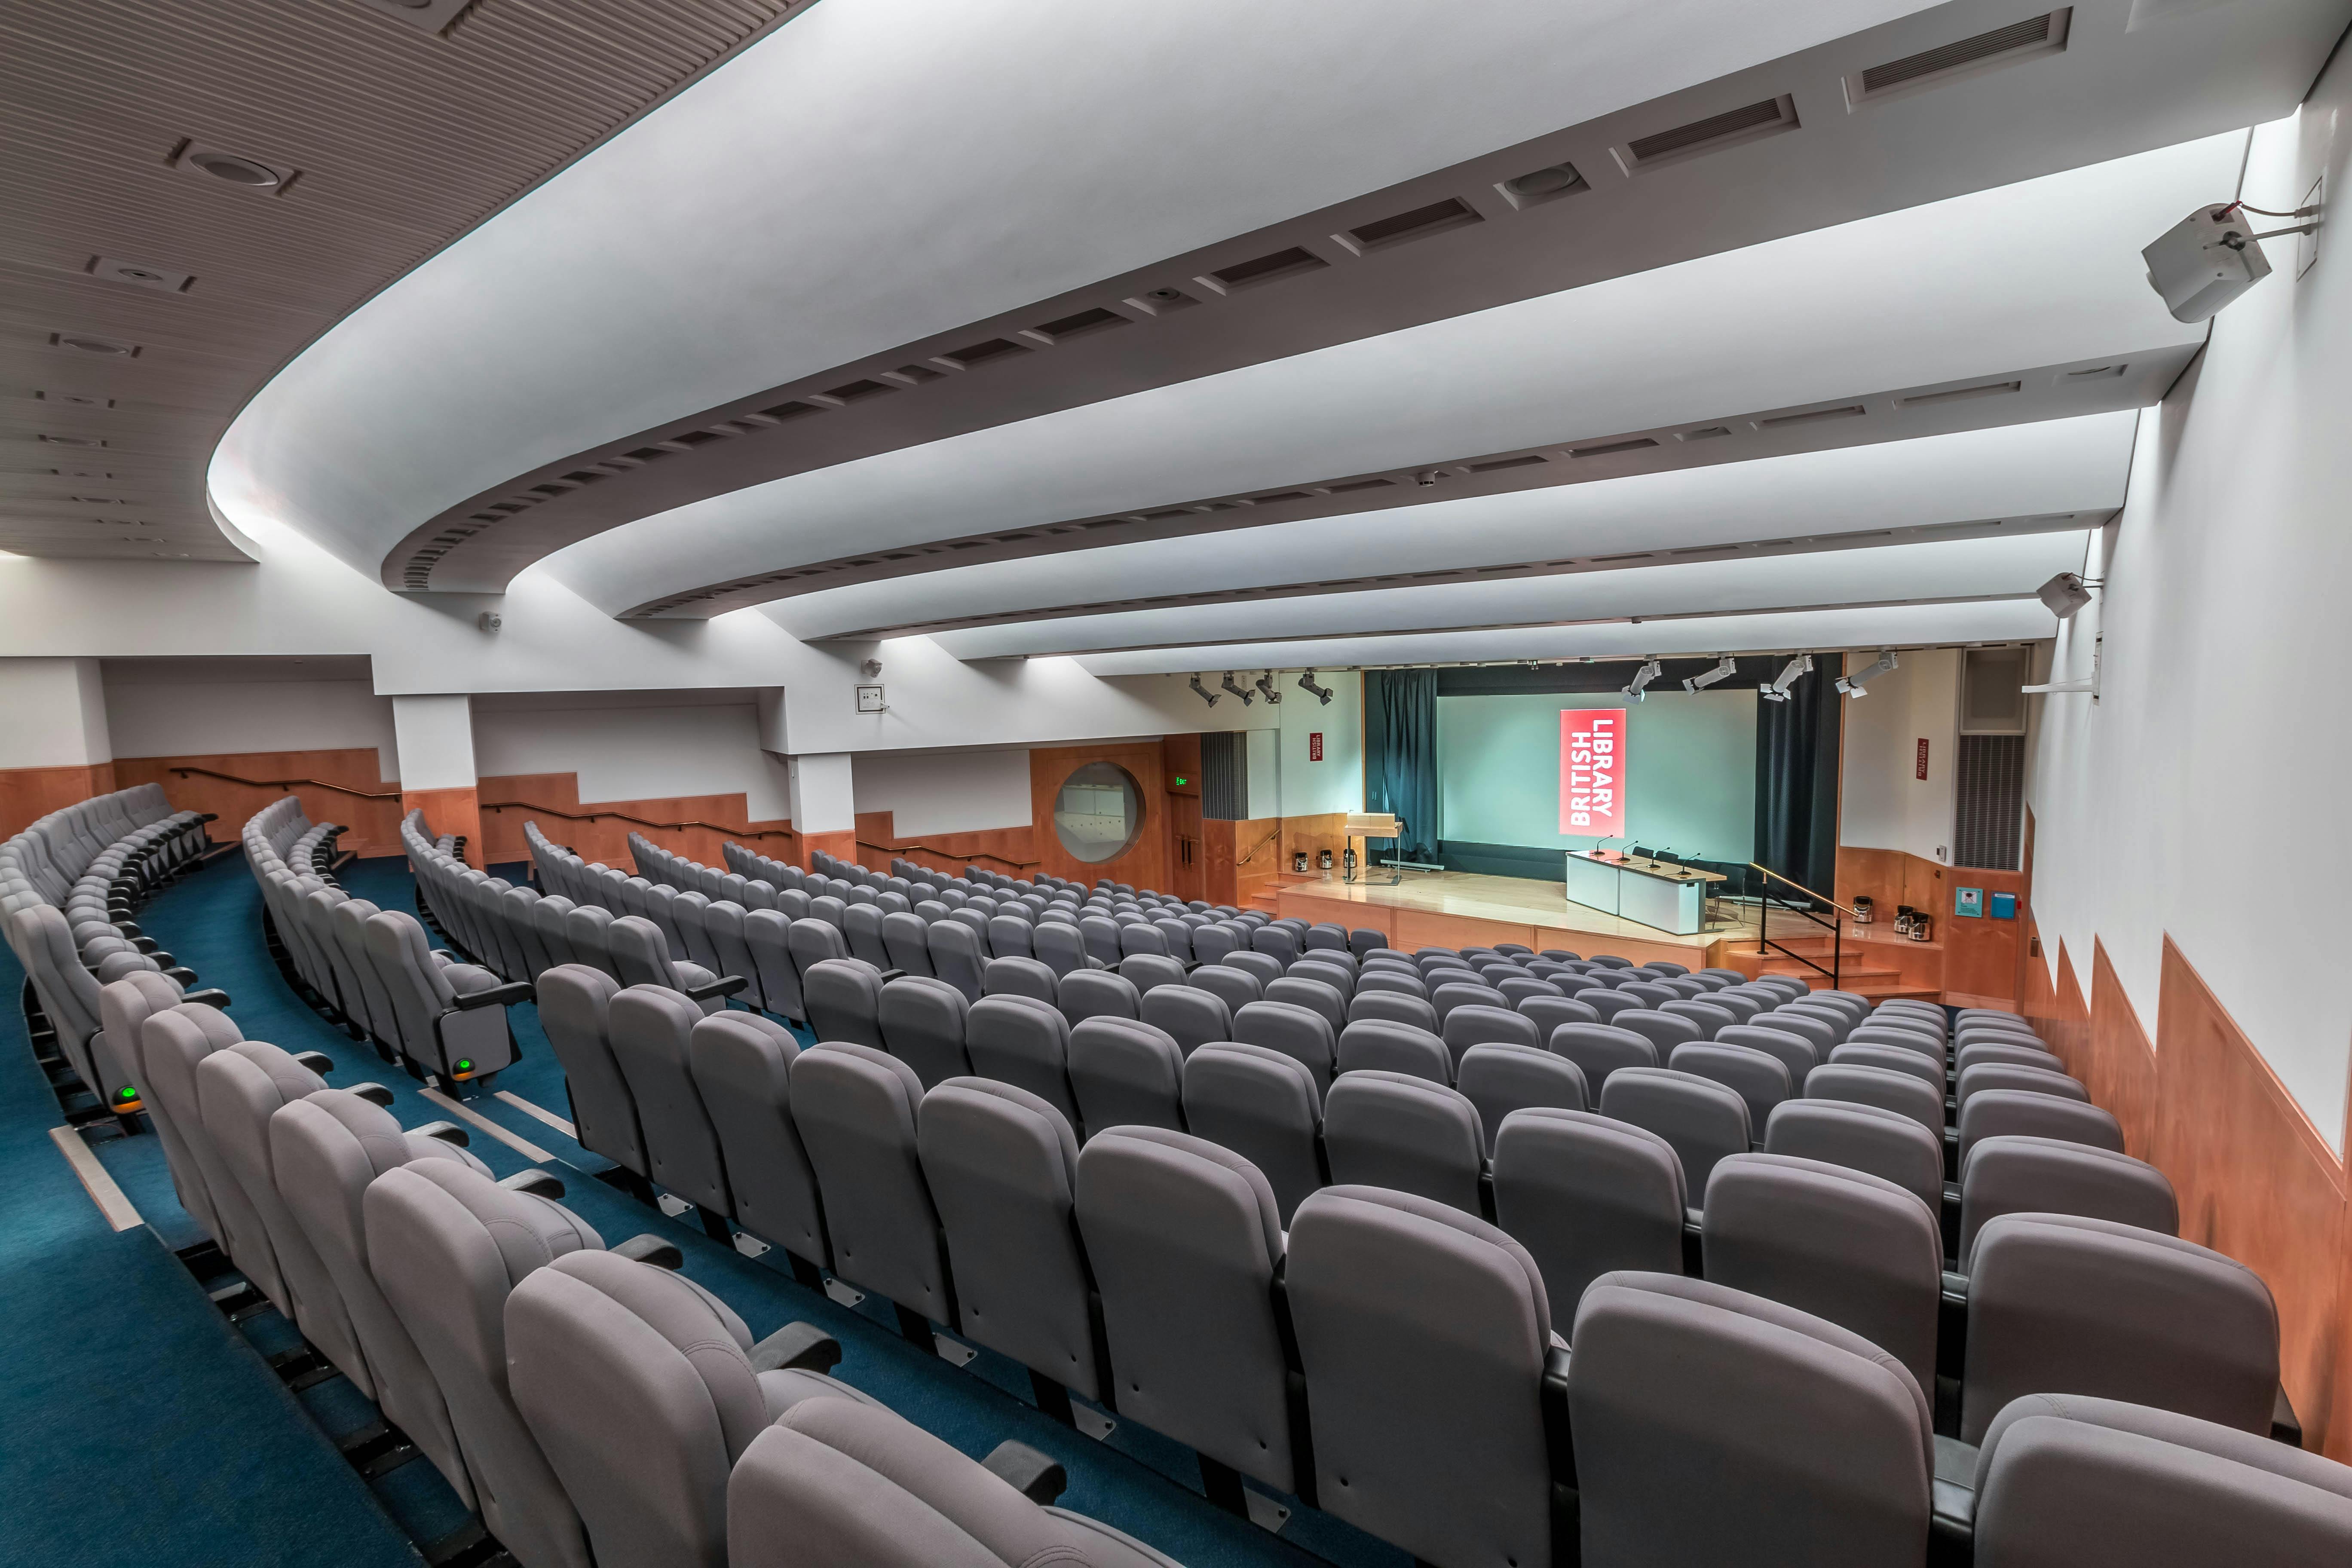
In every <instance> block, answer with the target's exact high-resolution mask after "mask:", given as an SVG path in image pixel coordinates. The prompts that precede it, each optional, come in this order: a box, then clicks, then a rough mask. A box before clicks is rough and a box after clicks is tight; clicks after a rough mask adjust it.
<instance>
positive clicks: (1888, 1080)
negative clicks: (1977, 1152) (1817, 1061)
mask: <svg viewBox="0 0 2352 1568" xmlns="http://www.w3.org/2000/svg"><path fill="white" fill-rule="evenodd" d="M1805 1098H1806V1099H1808V1100H1846V1101H1850V1102H1852V1103H1853V1104H1856V1105H1874V1106H1876V1107H1878V1109H1880V1110H1892V1111H1894V1112H1895V1114H1897V1115H1898V1116H1907V1117H1909V1118H1910V1119H1911V1120H1912V1121H1916V1122H1917V1123H1918V1124H1919V1125H1920V1126H1922V1127H1924V1128H1926V1129H1927V1131H1930V1132H1932V1133H1934V1134H1935V1135H1936V1136H1937V1138H1939V1139H1940V1138H1941V1137H1942V1136H1943V1132H1944V1097H1943V1095H1942V1093H1941V1092H1939V1091H1938V1090H1937V1089H1932V1088H1930V1087H1929V1086H1928V1085H1927V1084H1925V1083H1922V1082H1920V1081H1919V1079H1916V1078H1914V1077H1912V1076H1911V1075H1910V1074H1909V1073H1902V1072H1893V1071H1890V1070H1889V1069H1887V1068H1875V1067H1855V1066H1850V1065H1847V1064H1844V1063H1839V1064H1836V1065H1834V1066H1833V1065H1832V1064H1830V1063H1827V1062H1824V1063H1822V1065H1821V1066H1820V1067H1817V1068H1814V1069H1813V1070H1812V1073H1811V1076H1809V1077H1808V1078H1807V1079H1805Z"/></svg>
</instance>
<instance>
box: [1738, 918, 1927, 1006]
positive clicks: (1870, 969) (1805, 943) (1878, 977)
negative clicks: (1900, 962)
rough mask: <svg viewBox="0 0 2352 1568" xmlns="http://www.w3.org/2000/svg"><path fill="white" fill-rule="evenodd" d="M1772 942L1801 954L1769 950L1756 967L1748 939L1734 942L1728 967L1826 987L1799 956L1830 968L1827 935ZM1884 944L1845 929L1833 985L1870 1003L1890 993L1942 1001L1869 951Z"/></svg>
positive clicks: (1779, 938) (1822, 978)
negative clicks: (1860, 938) (1787, 976)
mask: <svg viewBox="0 0 2352 1568" xmlns="http://www.w3.org/2000/svg"><path fill="white" fill-rule="evenodd" d="M1776 923H1777V922H1776ZM1772 943H1773V948H1774V949H1776V950H1778V949H1783V948H1785V949H1787V950H1788V952H1790V953H1795V954H1799V955H1801V957H1789V956H1786V955H1785V954H1784V953H1782V952H1779V951H1769V952H1766V953H1765V954H1764V955H1763V962H1762V964H1761V966H1760V968H1759V966H1758V964H1757V954H1756V947H1755V943H1754V942H1752V941H1748V942H1739V943H1738V945H1737V951H1735V952H1734V953H1733V954H1732V956H1731V960H1730V963H1731V966H1732V967H1733V968H1735V969H1739V970H1743V971H1747V972H1748V973H1763V974H1793V975H1796V976H1797V977H1798V978H1799V979H1801V980H1802V981H1804V982H1805V983H1806V984H1808V985H1810V986H1811V987H1812V989H1814V990H1816V991H1826V990H1828V989H1830V978H1829V976H1828V975H1826V974H1823V973H1821V972H1820V971H1819V970H1815V969H1813V968H1811V967H1810V966H1809V965H1807V964H1806V963H1803V962H1802V960H1803V959H1811V961H1812V962H1813V963H1818V964H1820V965H1821V966H1822V969H1827V968H1830V967H1831V963H1830V938H1829V937H1828V936H1826V935H1822V936H1780V935H1777V934H1776V935H1775V936H1774V937H1773V938H1772ZM1884 946H1885V943H1884V942H1860V941H1856V940H1855V938H1854V937H1853V935H1852V933H1850V932H1849V933H1848V935H1847V937H1846V940H1845V953H1844V957H1843V962H1842V963H1839V964H1838V965H1837V966H1836V968H1837V972H1838V984H1837V988H1838V989H1839V990H1841V991H1851V992H1853V994H1855V995H1857V996H1866V997H1868V998H1869V999H1870V1000H1871V1001H1873V1002H1884V1001H1885V1000H1886V999H1887V998H1889V997H1891V996H1906V997H1916V998H1917V999H1918V1000H1920V1001H1923V1002H1937V1001H1940V1000H1942V998H1943V993H1942V992H1941V991H1939V990H1937V988H1936V987H1935V986H1932V985H1916V984H1906V983H1905V982H1904V979H1903V973H1902V971H1901V970H1900V969H1898V968H1897V967H1896V966H1895V963H1894V962H1893V960H1892V958H1891V956H1882V955H1880V954H1879V953H1877V952H1873V951H1872V950H1873V949H1874V948H1879V947H1884Z"/></svg>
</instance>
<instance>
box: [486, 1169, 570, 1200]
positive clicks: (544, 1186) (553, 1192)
mask: <svg viewBox="0 0 2352 1568" xmlns="http://www.w3.org/2000/svg"><path fill="white" fill-rule="evenodd" d="M499 1185H500V1186H502V1187H504V1188H506V1189H507V1190H508V1191H509V1192H515V1193H529V1194H530V1195H531V1196H532V1197H535V1198H547V1199H549V1200H551V1201H552V1200H554V1199H557V1198H561V1197H562V1195H563V1184H562V1182H560V1181H558V1180H556V1178H555V1175H554V1173H552V1172H551V1171H546V1170H542V1169H541V1168H540V1167H539V1166H537V1165H533V1166H532V1167H531V1168H530V1170H528V1171H517V1172H516V1173H514V1174H513V1175H511V1176H509V1177H508V1178H507V1179H506V1180H504V1181H502V1182H500V1183H499Z"/></svg>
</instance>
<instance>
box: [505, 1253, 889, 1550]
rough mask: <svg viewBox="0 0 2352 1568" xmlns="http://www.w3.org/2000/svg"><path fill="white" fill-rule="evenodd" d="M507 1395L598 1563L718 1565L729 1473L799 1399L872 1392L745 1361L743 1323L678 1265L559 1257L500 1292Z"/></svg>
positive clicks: (604, 1256)
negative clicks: (576, 1516) (753, 1442)
mask: <svg viewBox="0 0 2352 1568" xmlns="http://www.w3.org/2000/svg"><path fill="white" fill-rule="evenodd" d="M506 1341H507V1358H508V1377H509V1385H510V1387H511V1388H512V1390H513V1393H514V1401H515V1405H516V1407H517V1408H518V1409H519V1410H520V1411H521V1413H522V1415H523V1419H524V1421H525V1422H526V1423H527V1424H528V1425H529V1426H530V1432H531V1436H533V1437H535V1438H536V1439H537V1440H538V1442H539V1447H540V1450H541V1453H543V1454H544V1455H545V1456H546V1458H547V1461H548V1463H549V1465H550V1466H551V1468H553V1470H554V1472H555V1474H556V1476H557V1477H558V1478H559V1479H561V1480H562V1483H563V1488H564V1490H565V1491H566V1492H568V1493H569V1494H570V1496H571V1498H572V1501H573V1503H574V1505H575V1506H576V1507H577V1508H578V1510H579V1512H580V1518H581V1521H582V1523H583V1525H584V1526H585V1528H586V1531H587V1536H588V1541H589V1545H590V1547H591V1549H592V1550H593V1552H594V1553H595V1558H596V1563H597V1568H726V1562H727V1508H726V1497H727V1477H728V1472H729V1471H730V1468H732V1467H733V1464H734V1461H735V1459H736V1458H737V1457H738V1456H740V1454H741V1453H742V1451H743V1450H744V1449H745V1448H746V1447H750V1446H751V1439H752V1438H754V1437H756V1436H759V1435H760V1433H761V1431H762V1430H763V1429H765V1428H766V1427H767V1426H770V1425H771V1424H772V1423H773V1422H774V1421H775V1419H776V1418H777V1417H778V1416H780V1415H782V1414H784V1412H786V1411H787V1410H789V1409H791V1408H792V1407H793V1405H795V1404H797V1403H799V1402H800V1401H802V1400H803V1399H809V1398H813V1397H815V1396H818V1395H825V1396H828V1397H831V1398H835V1399H839V1400H850V1401H863V1400H864V1399H865V1398H866V1396H865V1395H864V1394H858V1393H856V1391H855V1390H853V1389H851V1388H849V1387H848V1386H847V1385H846V1384H839V1383H835V1381H834V1380H833V1379H831V1378H829V1377H826V1376H824V1375H823V1374H822V1373H814V1372H807V1371H799V1370H788V1369H778V1370H775V1371H769V1372H760V1371H755V1370H754V1363H753V1362H752V1359H751V1353H750V1352H751V1350H752V1349H753V1346H752V1343H751V1330H750V1329H748V1328H747V1327H745V1326H744V1323H743V1320H742V1319H740V1318H739V1317H737V1316H736V1315H735V1313H734V1311H733V1310H730V1308H729V1307H728V1306H727V1304H726V1303H725V1302H723V1301H721V1300H719V1298H718V1297H716V1296H714V1295H712V1294H711V1293H710V1292H709V1290H706V1289H703V1288H702V1287H701V1286H699V1285H697V1284H696V1283H694V1281H692V1280H690V1279H687V1278H686V1277H685V1276H683V1275H680V1274H673V1273H671V1272H669V1271H668V1270H667V1269H663V1268H653V1267H652V1266H650V1265H648V1264H644V1263H639V1262H636V1261H635V1260H633V1259H631V1258H621V1257H616V1256H615V1255H614V1254H612V1253H609V1252H604V1251H596V1250H589V1251H580V1252H572V1253H569V1254H566V1255H565V1256H564V1257H562V1258H557V1259H555V1261H554V1262H552V1263H551V1264H550V1265H548V1266H547V1267H546V1268H541V1269H537V1270H535V1271H533V1272H532V1273H530V1275H527V1276H526V1277H525V1278H523V1279H521V1280H520V1281H519V1282H518V1283H517V1284H516V1285H515V1287H514V1289H513V1290H512V1291H510V1292H509V1294H508V1296H507V1300H506Z"/></svg>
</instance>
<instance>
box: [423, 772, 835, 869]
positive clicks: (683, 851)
mask: <svg viewBox="0 0 2352 1568" xmlns="http://www.w3.org/2000/svg"><path fill="white" fill-rule="evenodd" d="M478 790H479V793H480V797H481V799H482V801H483V802H484V804H483V805H482V808H481V828H480V832H479V833H478V835H477V836H476V837H475V843H476V844H478V846H479V847H480V848H479V853H477V852H476V851H475V849H474V848H472V847H468V848H467V853H466V858H467V860H469V861H471V862H472V863H473V864H474V865H477V866H491V865H498V864H500V863H502V862H505V861H509V860H524V859H528V858H530V850H529V849H528V848H527V847H526V845H525V840H524V838H523V834H522V827H523V824H524V823H526V822H534V821H535V822H537V823H538V824H539V830H540V831H541V833H544V834H546V835H547V836H548V837H550V838H551V839H553V840H554V841H555V842H556V843H558V844H568V845H570V846H571V847H572V851H573V852H574V853H575V854H577V855H578V856H579V857H580V858H582V859H583V860H601V861H603V862H604V864H605V865H607V866H618V867H621V868H629V867H631V866H634V865H635V861H634V860H633V859H631V858H630V856H629V835H630V834H632V833H642V834H644V835H645V836H646V837H647V838H650V839H652V840H653V841H654V842H655V843H656V844H658V845H660V846H661V847H663V848H665V849H667V850H668V851H669V852H670V853H672V854H673V855H683V856H685V857H687V858H688V859H691V860H699V861H701V862H702V863H703V864H704V865H706V866H720V867H723V866H725V865H726V863H727V861H726V857H725V854H724V853H723V852H722V850H721V849H720V846H721V845H722V844H724V843H726V842H727V841H728V840H729V839H730V838H731V839H733V840H734V841H735V842H736V843H738V844H740V845H742V846H743V847H745V848H747V849H753V850H757V851H758V852H759V853H760V854H762V855H765V856H768V857H770V858H772V859H777V860H787V861H791V862H793V864H795V865H798V864H800V863H801V859H800V857H801V853H802V850H801V845H800V839H799V836H798V835H797V834H795V833H793V830H792V824H791V823H789V822H785V821H781V820H780V821H769V822H753V821H751V817H750V810H751V802H750V801H749V799H748V798H746V797H745V796H744V795H740V794H737V795H667V796H662V797H659V798H648V799H644V800H597V801H583V800H582V799H581V798H580V775H579V774H578V773H510V774H499V775H493V776H491V777H488V778H485V779H483V780H481V781H480V783H479V784H478ZM509 802H524V803H527V804H525V805H510V804H502V803H509ZM562 812H570V813H573V814H576V815H574V816H559V815H557V814H558V813H562ZM597 812H620V813H624V814H625V816H635V817H643V818H645V819H646V821H648V822H688V821H694V822H708V823H713V824H716V825H717V826H713V827H686V828H664V827H647V826H644V824H643V823H638V822H628V821H625V820H623V818H622V817H620V816H603V817H593V820H590V819H589V818H591V817H592V816H593V814H594V813H597ZM425 816H426V819H427V820H428V821H430V820H432V813H431V812H430V811H427V812H426V814H425ZM434 830H435V831H436V832H437V833H452V832H457V831H461V830H460V829H457V828H450V827H444V826H441V825H440V824H439V823H438V822H435V823H434ZM836 853H838V851H836Z"/></svg>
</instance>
